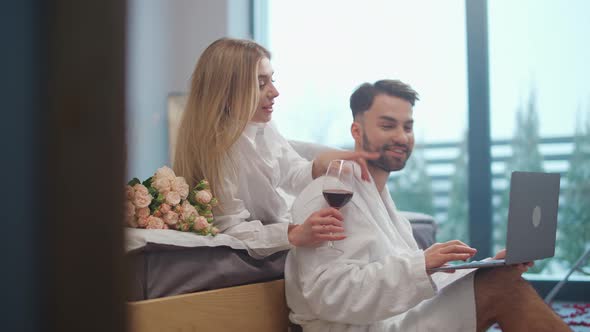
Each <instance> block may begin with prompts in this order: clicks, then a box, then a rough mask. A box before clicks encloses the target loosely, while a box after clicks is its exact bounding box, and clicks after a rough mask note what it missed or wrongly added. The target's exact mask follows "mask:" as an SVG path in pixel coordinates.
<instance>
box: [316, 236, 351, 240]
mask: <svg viewBox="0 0 590 332" xmlns="http://www.w3.org/2000/svg"><path fill="white" fill-rule="evenodd" d="M316 238H317V239H319V240H322V241H340V240H344V239H346V235H342V234H318V235H317V236H316Z"/></svg>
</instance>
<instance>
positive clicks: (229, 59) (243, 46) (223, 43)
mask: <svg viewBox="0 0 590 332" xmlns="http://www.w3.org/2000/svg"><path fill="white" fill-rule="evenodd" d="M265 57H266V58H268V59H270V52H268V51H267V50H266V49H265V48H264V47H262V46H260V45H258V44H256V43H255V42H253V41H249V40H241V39H230V38H222V39H218V40H216V41H215V42H213V43H212V44H211V45H209V47H207V49H205V51H204V52H203V54H202V55H201V57H200V58H199V61H198V62H197V65H196V67H195V70H194V72H193V75H192V80H191V89H190V93H189V96H188V100H187V104H186V108H185V111H184V113H183V115H182V120H181V123H180V127H179V131H178V138H177V143H176V150H175V153H174V156H175V157H174V163H173V168H174V171H175V172H176V174H177V175H178V176H183V177H184V178H185V179H186V180H187V181H188V183H189V185H190V186H191V187H192V186H194V185H196V184H197V182H198V181H200V180H202V179H207V180H208V181H209V183H210V185H211V190H212V192H213V194H214V195H215V194H216V189H217V188H218V186H219V185H221V184H222V180H223V177H224V174H223V172H224V169H227V166H228V165H222V163H223V162H224V161H227V160H228V158H226V157H228V151H229V148H230V147H231V146H232V145H233V144H234V143H235V142H236V141H237V139H238V138H239V137H240V135H241V134H242V132H243V131H244V129H245V127H246V124H247V123H248V121H250V119H251V118H252V116H253V115H254V113H255V111H256V107H257V105H258V98H259V88H258V64H259V62H260V60H261V59H262V58H265Z"/></svg>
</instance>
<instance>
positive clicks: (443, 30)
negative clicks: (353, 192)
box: [262, 0, 467, 240]
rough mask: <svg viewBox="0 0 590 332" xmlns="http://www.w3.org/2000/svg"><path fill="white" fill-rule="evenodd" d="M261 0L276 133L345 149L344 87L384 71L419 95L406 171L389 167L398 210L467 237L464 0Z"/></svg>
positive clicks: (446, 233) (348, 143) (348, 140)
mask: <svg viewBox="0 0 590 332" xmlns="http://www.w3.org/2000/svg"><path fill="white" fill-rule="evenodd" d="M265 5H266V6H267V8H266V9H267V11H268V15H267V19H268V21H267V24H268V30H267V35H266V36H265V38H262V39H265V40H266V41H267V46H268V48H269V49H270V51H271V52H272V54H273V60H272V63H273V67H274V69H275V73H276V74H275V79H276V82H277V83H276V84H277V87H278V89H279V92H280V93H281V95H280V96H279V97H278V98H277V100H276V105H275V110H276V111H275V114H274V115H273V117H274V121H275V123H276V124H277V126H278V127H279V130H280V131H281V133H282V134H283V135H284V136H285V137H287V138H290V139H297V140H304V141H311V142H318V143H323V144H327V145H331V146H338V147H345V148H351V147H352V145H353V140H352V137H351V136H350V124H351V121H352V115H351V111H350V108H349V106H348V102H349V97H350V94H351V93H352V91H353V90H354V89H355V88H356V87H357V86H359V85H360V84H362V83H364V82H375V81H377V80H379V79H384V78H395V79H400V80H402V81H404V82H406V83H408V84H410V85H412V86H413V87H414V89H416V91H418V93H419V94H420V96H421V100H420V101H419V102H418V103H417V104H416V107H415V108H414V118H415V121H416V123H415V126H414V130H415V133H416V142H417V147H416V149H415V150H414V154H413V156H412V158H411V159H410V162H409V164H408V166H407V167H406V169H405V170H404V171H402V172H399V173H397V174H393V175H392V178H391V182H393V183H392V185H391V186H390V189H392V194H393V196H394V199H395V201H396V204H397V205H398V208H400V209H402V210H413V211H419V212H424V213H428V214H432V215H435V217H436V219H437V221H438V222H439V223H440V228H439V229H440V231H439V235H440V237H439V239H442V240H444V239H449V238H451V237H453V238H456V235H457V234H461V236H462V237H463V240H467V238H466V236H467V224H466V223H467V219H466V218H467V216H466V211H467V203H466V202H467V200H466V199H460V198H459V197H462V196H463V195H465V192H466V184H465V179H463V178H462V176H464V175H465V172H457V167H465V163H466V155H465V150H464V149H461V146H462V145H461V142H462V141H463V140H464V136H465V131H466V112H467V101H466V100H467V81H466V80H467V74H466V45H465V5H464V1H457V0H455V1H445V2H444V3H443V2H437V1H429V2H426V3H425V2H404V1H390V0H387V1H371V2H369V3H366V2H352V1H351V2H343V1H311V0H302V1H297V2H270V1H269V2H266V3H265ZM425 174H427V175H428V176H423V175H425ZM457 175H459V177H457ZM449 197H455V198H456V200H455V201H452V200H451V199H449ZM449 213H451V216H452V218H451V219H452V220H451V221H449V222H447V219H449V218H448V217H447V216H448V214H449Z"/></svg>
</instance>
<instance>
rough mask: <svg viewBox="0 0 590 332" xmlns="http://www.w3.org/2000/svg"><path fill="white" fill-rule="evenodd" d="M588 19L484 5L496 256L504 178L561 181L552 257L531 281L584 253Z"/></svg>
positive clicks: (575, 6) (589, 140)
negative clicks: (555, 176) (519, 174)
mask: <svg viewBox="0 0 590 332" xmlns="http://www.w3.org/2000/svg"><path fill="white" fill-rule="evenodd" d="M589 12H590V2H588V1H585V0H576V1H574V0H572V1H558V0H543V1H539V0H526V1H516V2H515V1H507V0H494V1H488V13H489V59H490V96H491V98H490V99H491V123H492V128H491V133H492V141H493V146H492V151H491V152H492V159H493V165H492V171H493V185H492V188H493V190H494V201H493V203H494V207H495V208H494V211H495V212H496V213H495V215H494V223H495V225H494V228H495V230H496V232H495V234H494V244H495V247H496V249H499V248H501V247H503V246H504V244H505V236H506V219H507V214H508V212H507V206H508V205H507V204H508V189H509V188H508V179H509V174H510V172H511V171H513V170H525V171H547V172H559V173H561V174H562V177H561V196H560V200H559V206H560V210H559V213H558V234H557V238H558V242H557V248H556V252H555V258H553V259H547V260H544V261H539V262H537V263H536V266H535V268H534V269H532V270H531V272H532V274H535V275H531V277H534V278H549V279H556V278H558V277H561V276H563V275H564V274H565V273H566V272H567V270H568V269H569V268H570V267H571V266H572V264H574V262H575V261H576V260H577V259H578V258H579V257H580V256H581V255H582V254H583V253H584V251H585V250H588V249H589V248H590V205H589V204H588V202H590V199H589V197H590V117H589V113H590V85H589V84H588V83H587V78H588V77H589V76H590V66H588V59H590V46H589V44H588V43H587V42H586V40H587V36H588V32H589V31H590V20H588V19H587V16H588V15H587V14H588V13H589ZM588 273H590V270H588V269H586V272H585V273H583V272H581V271H580V272H576V274H575V275H577V276H578V278H582V279H585V280H590V278H588V277H587V276H588ZM584 275H585V276H586V277H582V276H584ZM574 278H575V277H574Z"/></svg>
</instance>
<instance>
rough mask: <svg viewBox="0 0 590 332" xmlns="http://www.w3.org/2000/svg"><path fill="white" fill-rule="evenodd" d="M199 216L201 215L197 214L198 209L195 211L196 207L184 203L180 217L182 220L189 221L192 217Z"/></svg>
mask: <svg viewBox="0 0 590 332" xmlns="http://www.w3.org/2000/svg"><path fill="white" fill-rule="evenodd" d="M198 216H199V213H198V212H197V209H195V207H194V206H192V205H191V204H190V203H189V202H187V201H184V203H182V213H181V215H180V219H182V220H183V221H187V220H190V219H191V217H193V218H196V217H198Z"/></svg>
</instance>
